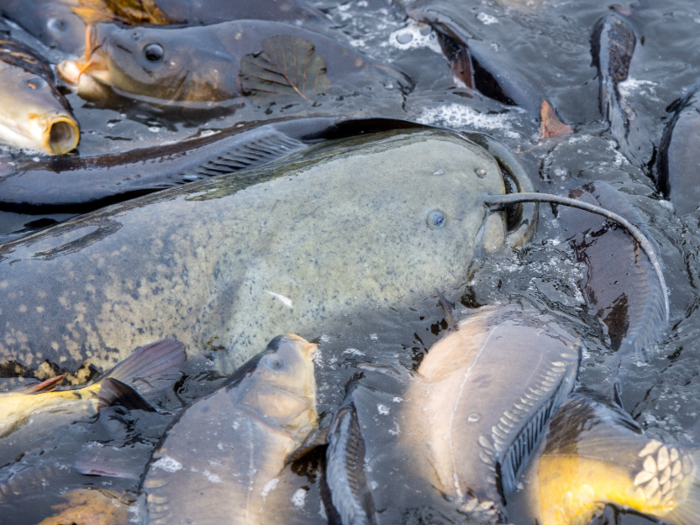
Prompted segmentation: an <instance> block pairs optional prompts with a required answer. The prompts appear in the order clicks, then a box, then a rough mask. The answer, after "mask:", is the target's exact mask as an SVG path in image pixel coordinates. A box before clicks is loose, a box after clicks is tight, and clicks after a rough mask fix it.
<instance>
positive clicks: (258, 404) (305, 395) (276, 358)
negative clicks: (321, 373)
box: [245, 334, 318, 433]
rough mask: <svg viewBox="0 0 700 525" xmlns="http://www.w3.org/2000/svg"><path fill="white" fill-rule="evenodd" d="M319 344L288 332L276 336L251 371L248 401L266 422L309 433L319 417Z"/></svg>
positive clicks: (246, 401)
mask: <svg viewBox="0 0 700 525" xmlns="http://www.w3.org/2000/svg"><path fill="white" fill-rule="evenodd" d="M316 352H317V346H316V345H315V344H313V343H310V342H308V341H306V340H305V339H303V338H301V337H299V336H297V335H293V334H287V335H283V336H278V337H276V338H275V339H273V340H272V341H271V342H270V344H269V345H268V347H267V350H266V351H265V352H264V353H263V355H262V356H261V357H260V360H259V361H258V364H257V367H256V369H255V372H253V374H252V379H253V383H252V384H251V388H250V389H249V390H248V392H247V394H246V397H245V403H246V405H247V406H248V407H250V408H253V409H255V410H256V412H258V413H259V414H260V415H261V416H262V417H263V419H265V420H266V422H268V423H270V424H274V425H275V426H280V427H283V428H285V429H286V430H288V431H291V432H292V433H296V432H302V431H303V432H302V433H306V432H307V431H308V430H309V428H310V427H311V426H314V425H315V423H316V420H317V418H318V414H317V413H316V378H315V375H314V361H313V358H314V355H315V354H316Z"/></svg>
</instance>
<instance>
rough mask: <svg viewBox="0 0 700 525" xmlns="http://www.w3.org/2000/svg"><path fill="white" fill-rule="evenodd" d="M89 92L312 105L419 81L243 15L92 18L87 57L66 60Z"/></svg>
mask: <svg viewBox="0 0 700 525" xmlns="http://www.w3.org/2000/svg"><path fill="white" fill-rule="evenodd" d="M58 72H59V74H60V75H61V77H62V78H63V79H64V80H65V81H66V82H67V83H68V84H69V85H71V86H73V87H74V88H75V89H76V90H77V92H78V94H79V95H80V96H81V97H83V98H87V99H99V100H103V99H106V98H108V97H109V96H110V94H111V93H116V94H117V95H120V96H122V97H126V98H130V99H134V100H140V101H143V102H146V103H150V104H154V105H158V106H176V107H183V106H186V107H192V108H201V109H209V108H217V107H224V108H229V107H235V106H236V105H239V104H241V103H242V101H243V98H242V97H244V96H245V97H246V98H248V99H250V100H254V101H256V102H257V103H259V104H261V105H266V104H269V103H270V102H271V101H278V102H279V100H285V101H289V102H290V103H298V104H303V105H308V104H311V103H316V104H317V103H319V101H320V100H321V98H322V97H323V96H328V97H333V98H335V97H336V96H341V95H344V94H348V93H355V91H356V90H357V91H359V92H362V91H367V90H369V89H380V90H382V91H386V90H387V89H390V88H391V89H395V90H396V93H400V92H401V90H403V89H409V88H410V87H412V86H411V82H410V80H409V79H408V77H406V75H405V74H404V73H402V72H401V71H400V70H398V69H396V68H394V67H393V66H389V65H386V64H383V63H381V62H379V61H377V60H374V59H372V58H370V57H367V56H364V55H360V54H359V53H357V52H356V51H355V50H353V49H351V48H347V47H344V46H342V45H341V44H339V43H337V42H335V41H334V40H331V39H330V38H327V37H325V36H322V35H320V34H317V33H314V32H311V31H307V30H305V29H302V28H299V27H296V26H292V25H288V24H284V23H281V22H266V21H260V20H236V21H230V22H222V23H219V24H214V25H209V26H198V27H171V26H153V27H138V28H128V27H122V26H119V25H116V24H108V23H101V24H97V25H95V26H89V27H88V31H87V33H86V50H85V55H84V57H82V58H80V59H78V60H68V61H64V62H61V63H60V64H59V65H58Z"/></svg>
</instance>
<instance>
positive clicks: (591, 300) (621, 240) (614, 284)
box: [558, 181, 668, 382]
mask: <svg viewBox="0 0 700 525" xmlns="http://www.w3.org/2000/svg"><path fill="white" fill-rule="evenodd" d="M569 197H571V198H574V199H577V200H582V201H585V202H590V203H592V204H597V205H600V206H602V207H603V208H606V209H609V210H615V211H616V212H617V213H618V214H620V215H622V216H623V217H625V218H627V219H628V220H629V221H630V222H632V223H633V224H634V225H635V226H637V227H638V228H640V230H642V231H643V232H644V234H645V235H646V236H647V237H648V238H649V239H651V241H652V242H653V246H654V248H655V251H656V253H657V254H658V251H659V248H658V246H657V245H656V243H655V242H654V241H653V238H652V237H651V235H650V234H649V232H648V230H647V228H646V224H645V221H644V219H643V218H642V217H641V216H640V215H639V213H638V212H637V211H636V210H635V209H634V207H632V205H631V204H630V203H629V201H628V200H627V199H626V198H625V197H624V195H623V194H622V193H620V192H619V191H617V190H616V189H615V188H613V187H612V186H610V185H609V184H607V183H605V182H601V181H598V182H592V183H589V184H586V185H584V186H580V187H576V188H573V189H571V190H570V191H569ZM558 219H559V223H560V225H561V226H562V235H563V236H564V237H565V238H567V239H569V242H570V243H571V245H572V247H573V249H574V254H575V256H576V259H577V260H578V261H579V262H581V263H583V264H584V265H585V267H586V275H585V276H584V278H583V282H582V283H581V288H582V290H583V295H584V297H585V299H586V303H587V305H588V307H589V308H590V309H591V310H593V311H594V313H595V315H596V316H597V317H598V318H600V320H601V321H602V322H603V323H604V324H605V326H606V327H607V332H608V336H609V337H610V345H611V347H612V349H613V350H615V351H616V352H619V354H620V359H622V358H629V357H632V358H634V359H635V360H637V361H639V360H641V361H645V360H648V357H649V352H648V347H649V346H650V345H652V344H654V343H655V342H656V341H657V340H658V337H659V335H660V334H661V332H662V331H663V329H664V328H665V327H666V326H667V323H668V321H667V319H666V317H665V316H664V292H663V289H662V287H661V284H660V282H659V281H658V280H657V279H656V276H655V275H654V269H653V267H652V265H651V263H650V261H649V259H648V258H647V257H645V256H640V255H641V253H640V249H639V246H638V245H637V243H636V242H635V240H634V239H632V238H630V236H629V234H628V233H627V232H624V231H620V229H619V227H618V226H617V225H610V224H609V223H608V221H605V220H600V218H597V219H596V218H594V217H592V216H590V215H584V214H583V212H581V211H580V210H575V209H571V208H561V209H560V210H559V212H558ZM619 365H620V363H619V362H618V365H617V366H618V367H619ZM613 382H614V380H613Z"/></svg>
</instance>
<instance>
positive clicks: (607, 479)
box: [521, 394, 700, 525]
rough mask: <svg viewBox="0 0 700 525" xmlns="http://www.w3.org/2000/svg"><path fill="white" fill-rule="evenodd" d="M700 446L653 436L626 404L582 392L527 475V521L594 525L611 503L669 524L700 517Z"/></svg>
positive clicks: (564, 410)
mask: <svg viewBox="0 0 700 525" xmlns="http://www.w3.org/2000/svg"><path fill="white" fill-rule="evenodd" d="M698 461H700V447H699V446H698V445H687V444H664V443H661V442H660V441H657V440H655V439H650V438H648V437H646V436H645V435H644V433H643V431H642V429H641V428H640V427H639V425H638V424H637V422H636V421H634V419H632V418H631V417H630V416H629V415H628V414H626V413H624V412H622V411H621V410H620V409H619V408H618V407H614V406H609V405H607V404H605V403H602V402H600V401H597V400H596V399H592V398H590V397H586V396H585V395H582V394H574V395H573V396H571V398H570V399H568V400H567V401H566V403H564V404H563V405H562V406H561V408H559V411H558V412H557V413H556V414H555V415H554V417H553V418H552V420H551V423H550V425H549V427H548V429H547V438H546V440H545V441H544V442H543V445H542V450H541V453H538V455H537V457H536V458H535V459H533V461H532V463H531V465H530V467H528V469H527V472H526V473H525V475H524V476H523V484H524V489H523V493H522V496H523V498H524V500H525V501H526V502H527V503H526V506H527V507H529V516H527V517H526V515H525V514H526V513H525V512H523V513H522V518H523V521H522V522H521V523H539V524H541V525H569V524H572V523H582V524H583V523H589V522H590V521H591V519H592V518H593V517H594V516H595V515H597V514H599V513H600V512H601V511H602V509H603V508H604V507H605V505H614V506H616V507H618V508H622V509H626V510H633V511H637V512H640V513H643V514H646V515H648V516H650V517H654V518H657V519H659V520H662V521H663V522H665V523H668V524H669V525H690V524H692V523H697V522H698V519H700V479H699V478H700V470H699V469H698V465H699V463H698Z"/></svg>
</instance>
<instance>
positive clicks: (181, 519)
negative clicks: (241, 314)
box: [142, 334, 318, 525]
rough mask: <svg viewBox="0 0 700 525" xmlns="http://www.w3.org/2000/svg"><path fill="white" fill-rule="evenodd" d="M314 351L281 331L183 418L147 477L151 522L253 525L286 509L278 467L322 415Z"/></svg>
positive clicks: (145, 485) (168, 435)
mask: <svg viewBox="0 0 700 525" xmlns="http://www.w3.org/2000/svg"><path fill="white" fill-rule="evenodd" d="M316 349H317V346H316V345H315V344H312V343H309V342H308V341H306V340H304V339H302V338H300V337H298V336H295V335H291V334H288V335H285V336H278V337H276V338H275V339H273V340H272V341H271V342H270V343H269V344H268V346H267V348H266V350H265V351H263V352H261V353H260V354H258V355H257V356H255V357H254V358H252V359H251V360H250V361H248V362H247V363H246V364H245V365H243V366H242V367H241V368H240V369H239V370H237V371H236V373H235V374H233V376H232V377H231V378H230V379H229V380H227V381H226V383H225V384H224V386H222V387H221V388H220V389H218V390H217V391H216V392H214V393H213V394H211V395H209V396H207V397H205V398H202V399H198V400H197V401H195V402H194V403H193V404H192V405H190V406H189V407H187V408H186V409H185V410H184V411H183V412H182V413H181V414H180V415H179V416H178V418H177V419H176V421H175V422H174V423H173V425H172V426H171V427H170V429H169V430H168V431H167V432H166V434H165V437H164V439H163V441H162V443H161V445H160V447H159V448H158V449H157V450H156V451H155V452H154V454H153V458H152V460H151V462H150V466H149V468H148V472H147V473H146V475H145V478H144V480H143V486H142V490H143V491H144V492H145V493H146V495H147V500H146V508H145V514H146V516H145V518H146V519H145V520H144V522H145V523H151V524H153V525H160V524H163V525H166V524H175V523H193V522H199V523H208V524H212V525H214V524H242V525H252V524H258V523H265V522H266V519H265V514H266V512H270V513H272V514H275V513H278V512H280V510H281V509H280V503H281V500H280V498H281V497H282V493H284V490H283V489H282V487H277V484H278V483H279V476H280V473H281V472H282V470H283V469H284V466H285V461H286V460H287V458H288V456H289V455H290V454H291V453H292V452H294V450H295V449H297V448H299V447H300V446H301V445H302V443H303V441H304V438H305V437H306V436H307V435H308V434H309V432H310V431H312V430H313V429H314V428H315V426H316V420H317V419H318V414H317V413H316V380H315V377H314V363H313V356H314V354H315V352H316ZM284 496H286V498H285V499H286V500H287V501H288V498H289V496H290V495H287V494H284ZM289 506H291V505H289ZM268 522H269V521H268Z"/></svg>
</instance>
